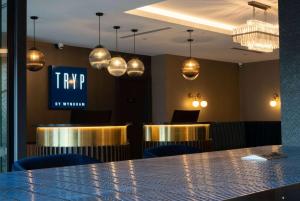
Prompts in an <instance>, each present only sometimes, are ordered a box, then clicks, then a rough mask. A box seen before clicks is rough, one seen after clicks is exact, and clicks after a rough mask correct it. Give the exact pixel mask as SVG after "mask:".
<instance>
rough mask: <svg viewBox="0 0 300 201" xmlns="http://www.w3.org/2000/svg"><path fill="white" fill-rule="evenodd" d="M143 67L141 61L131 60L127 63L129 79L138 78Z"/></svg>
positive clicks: (142, 72)
mask: <svg viewBox="0 0 300 201" xmlns="http://www.w3.org/2000/svg"><path fill="white" fill-rule="evenodd" d="M144 71H145V67H144V64H143V62H142V61H141V60H139V59H138V58H133V59H131V60H130V61H128V63H127V74H128V75H129V76H130V77H139V76H142V75H143V74H144Z"/></svg>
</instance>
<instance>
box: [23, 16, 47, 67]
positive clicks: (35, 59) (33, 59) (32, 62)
mask: <svg viewBox="0 0 300 201" xmlns="http://www.w3.org/2000/svg"><path fill="white" fill-rule="evenodd" d="M30 18H31V19H32V20H33V48H31V49H30V50H28V51H27V56H26V57H27V63H26V68H27V69H28V70H30V71H39V70H41V69H42V68H43V67H44V66H45V63H46V62H45V55H44V54H43V52H41V51H39V50H38V49H37V48H36V42H35V21H36V20H37V19H38V17H37V16H31V17H30Z"/></svg>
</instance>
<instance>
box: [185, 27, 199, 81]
mask: <svg viewBox="0 0 300 201" xmlns="http://www.w3.org/2000/svg"><path fill="white" fill-rule="evenodd" d="M187 32H188V33H189V36H190V37H189V39H188V42H189V43H190V58H189V59H186V60H185V61H184V62H183V64H182V68H181V74H182V76H183V77H184V78H185V79H187V80H195V79H196V78H197V77H198V76H199V72H200V64H199V62H198V61H197V60H196V59H194V58H192V42H193V41H194V40H193V39H192V32H193V30H187Z"/></svg>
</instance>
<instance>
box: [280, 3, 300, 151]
mask: <svg viewBox="0 0 300 201" xmlns="http://www.w3.org/2000/svg"><path fill="white" fill-rule="evenodd" d="M299 12H300V1H299V0H288V1H286V0H279V20H280V21H279V24H280V74H281V102H282V143H283V145H288V146H300V27H299V24H300V16H299Z"/></svg>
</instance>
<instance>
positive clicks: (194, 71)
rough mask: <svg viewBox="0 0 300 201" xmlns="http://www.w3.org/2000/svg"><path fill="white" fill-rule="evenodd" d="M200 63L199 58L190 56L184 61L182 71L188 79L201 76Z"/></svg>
mask: <svg viewBox="0 0 300 201" xmlns="http://www.w3.org/2000/svg"><path fill="white" fill-rule="evenodd" d="M199 71H200V65H199V63H198V61H197V60H195V59H193V58H189V59H187V60H185V61H184V62H183V65H182V68H181V73H182V76H183V77H184V78H185V79H187V80H195V79H196V78H197V77H198V76H199Z"/></svg>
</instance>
